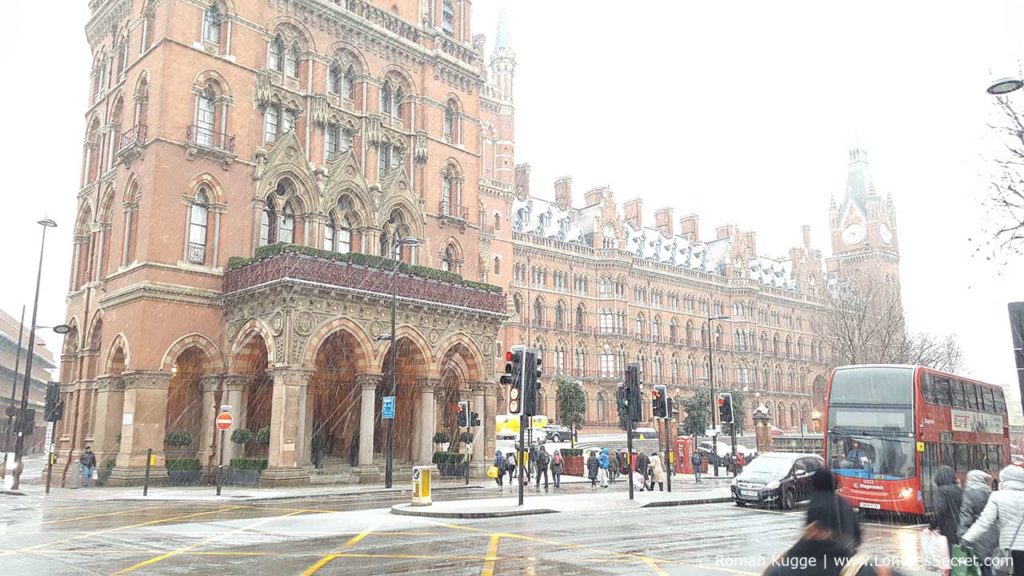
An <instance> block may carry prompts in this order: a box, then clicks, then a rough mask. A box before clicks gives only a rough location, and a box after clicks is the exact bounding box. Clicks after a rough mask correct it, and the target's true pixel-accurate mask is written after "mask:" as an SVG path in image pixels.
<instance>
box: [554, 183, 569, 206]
mask: <svg viewBox="0 0 1024 576" xmlns="http://www.w3.org/2000/svg"><path fill="white" fill-rule="evenodd" d="M555 204H558V207H559V208H561V209H562V210H565V209H567V208H572V177H571V176H562V177H561V178H559V179H558V180H555Z"/></svg>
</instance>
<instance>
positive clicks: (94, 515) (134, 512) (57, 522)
mask: <svg viewBox="0 0 1024 576" xmlns="http://www.w3.org/2000/svg"><path fill="white" fill-rule="evenodd" d="M160 508H166V506H154V507H152V508H149V509H146V510H137V511H136V510H132V513H133V514H140V513H141V514H145V513H147V512H149V511H150V510H153V511H156V510H158V509H160ZM124 513H125V511H124V510H118V511H117V512H104V513H103V514H89V515H88V516H76V517H73V518H61V519H60V520H47V521H46V522H40V523H39V524H40V525H43V524H61V523H63V522H77V521H79V520H88V519H89V518H99V517H101V516H113V515H115V514H124Z"/></svg>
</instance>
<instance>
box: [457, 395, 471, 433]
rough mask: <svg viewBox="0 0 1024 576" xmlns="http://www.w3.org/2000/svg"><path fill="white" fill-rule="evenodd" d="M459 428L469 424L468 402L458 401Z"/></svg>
mask: <svg viewBox="0 0 1024 576" xmlns="http://www.w3.org/2000/svg"><path fill="white" fill-rule="evenodd" d="M458 425H459V428H465V427H467V426H469V402H466V401H462V402H459V422H458Z"/></svg>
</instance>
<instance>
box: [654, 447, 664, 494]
mask: <svg viewBox="0 0 1024 576" xmlns="http://www.w3.org/2000/svg"><path fill="white" fill-rule="evenodd" d="M655 484H657V485H658V490H660V491H662V492H664V491H665V469H664V468H663V467H662V466H661V457H660V456H658V453H657V452H655V453H653V454H651V490H654V485H655Z"/></svg>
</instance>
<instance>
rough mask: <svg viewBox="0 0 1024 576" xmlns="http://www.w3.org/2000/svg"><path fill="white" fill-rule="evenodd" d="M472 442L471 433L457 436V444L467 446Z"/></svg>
mask: <svg viewBox="0 0 1024 576" xmlns="http://www.w3.org/2000/svg"><path fill="white" fill-rule="evenodd" d="M472 441H473V433H472V432H463V433H462V434H459V442H462V443H463V444H469V443H470V442H472Z"/></svg>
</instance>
